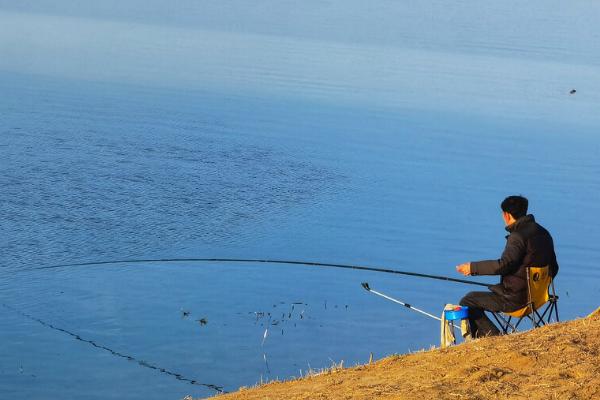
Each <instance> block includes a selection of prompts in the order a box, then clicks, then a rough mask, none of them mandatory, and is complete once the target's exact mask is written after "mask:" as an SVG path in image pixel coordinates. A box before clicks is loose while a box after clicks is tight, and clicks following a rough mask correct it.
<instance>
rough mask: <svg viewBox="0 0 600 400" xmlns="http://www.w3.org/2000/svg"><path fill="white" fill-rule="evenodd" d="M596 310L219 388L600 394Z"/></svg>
mask: <svg viewBox="0 0 600 400" xmlns="http://www.w3.org/2000/svg"><path fill="white" fill-rule="evenodd" d="M598 332H600V309H599V310H597V311H596V312H595V313H593V314H592V315H590V316H589V317H588V318H584V319H579V320H576V321H570V322H566V323H560V324H553V325H550V326H545V327H542V328H540V329H536V330H534V331H528V332H524V333H518V334H513V335H508V336H503V337H497V338H486V339H479V340H476V341H473V342H470V343H466V344H463V345H460V346H455V347H450V348H447V349H435V350H432V351H426V352H418V353H413V354H407V355H402V356H391V357H388V358H385V359H383V360H380V361H378V362H376V363H373V364H367V365H361V366H356V367H352V368H345V369H344V368H343V366H342V365H333V366H332V367H331V368H327V369H324V370H319V371H313V370H310V371H308V373H305V374H304V377H303V378H301V379H296V380H292V381H287V382H270V383H267V384H264V385H260V386H257V387H255V388H251V389H245V390H241V391H238V392H235V393H231V394H226V395H220V396H218V397H217V398H218V400H251V399H261V400H263V399H289V400H300V399H302V400H308V399H311V400H313V399H348V400H354V399H373V398H377V399H419V400H424V399H509V398H510V399H518V398H523V399H540V400H541V399H544V400H546V399H594V398H599V399H600V335H598Z"/></svg>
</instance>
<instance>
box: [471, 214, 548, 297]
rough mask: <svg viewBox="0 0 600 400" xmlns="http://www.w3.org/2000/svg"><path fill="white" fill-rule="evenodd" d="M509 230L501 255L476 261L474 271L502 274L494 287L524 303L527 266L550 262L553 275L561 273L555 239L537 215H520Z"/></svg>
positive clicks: (538, 265)
mask: <svg viewBox="0 0 600 400" xmlns="http://www.w3.org/2000/svg"><path fill="white" fill-rule="evenodd" d="M506 230H507V231H508V232H509V235H508V236H506V247H505V248H504V252H503V253H502V256H501V257H500V259H499V260H485V261H476V262H472V263H471V275H500V276H501V278H500V284H498V285H494V286H492V287H491V288H490V289H491V290H492V291H493V292H495V293H499V294H503V295H505V296H506V297H509V298H512V299H513V300H515V301H518V302H521V303H522V302H523V301H525V302H526V300H525V299H526V298H527V270H526V267H543V266H545V265H548V266H549V267H550V273H551V275H552V277H555V276H556V274H557V273H558V263H557V262H556V254H555V253H554V242H553V241H552V236H550V233H548V231H547V230H546V229H545V228H544V227H543V226H541V225H540V224H538V223H537V222H535V218H534V217H533V215H526V216H524V217H521V218H519V219H517V221H516V222H514V223H513V224H511V225H509V226H507V227H506Z"/></svg>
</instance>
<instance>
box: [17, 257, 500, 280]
mask: <svg viewBox="0 0 600 400" xmlns="http://www.w3.org/2000/svg"><path fill="white" fill-rule="evenodd" d="M159 262H165V263H168V262H225V263H267V264H288V265H305V266H309V267H329V268H342V269H353V270H359V271H373V272H383V273H387V274H398V275H407V276H414V277H418V278H428V279H437V280H442V281H449V282H458V283H465V284H467V285H478V286H485V287H489V286H491V285H489V284H486V283H480V282H473V281H468V280H465V279H457V278H450V277H448V276H440V275H431V274H422V273H419V272H412V271H399V270H395V269H389V268H382V267H369V266H364V265H350V264H332V263H323V262H312V261H296V260H277V259H245V258H158V259H134V260H111V261H96V262H84V263H72V264H60V265H49V266H42V267H33V268H28V269H29V270H40V269H53V268H66V267H84V266H91V265H104V264H136V263H138V264H139V263H159Z"/></svg>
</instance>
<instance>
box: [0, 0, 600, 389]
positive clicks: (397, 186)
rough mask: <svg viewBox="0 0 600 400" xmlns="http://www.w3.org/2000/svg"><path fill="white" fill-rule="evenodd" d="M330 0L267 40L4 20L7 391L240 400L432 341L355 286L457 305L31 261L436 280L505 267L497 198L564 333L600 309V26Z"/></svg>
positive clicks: (251, 274)
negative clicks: (270, 382)
mask: <svg viewBox="0 0 600 400" xmlns="http://www.w3.org/2000/svg"><path fill="white" fill-rule="evenodd" d="M134 3H135V2H134ZM334 3H335V2H333V3H331V4H329V3H327V4H324V3H321V2H319V4H318V5H316V4H315V8H310V7H308V8H306V9H305V10H298V12H301V13H302V15H303V16H305V17H306V18H303V19H301V18H296V17H293V18H292V17H291V16H290V15H291V14H288V13H287V12H286V11H285V10H282V9H281V8H280V6H274V8H273V10H271V12H272V13H273V14H269V15H271V16H277V17H278V18H271V19H270V20H269V23H265V21H264V20H263V19H264V18H265V14H264V13H257V12H256V10H254V11H250V10H247V9H246V8H245V7H246V6H245V5H241V4H238V5H237V6H235V7H234V6H231V7H230V8H229V9H230V11H232V13H228V12H223V10H224V9H226V8H227V7H228V6H227V5H221V4H219V5H218V6H215V5H212V6H210V5H206V10H204V11H203V13H198V12H196V11H197V9H196V8H194V7H193V6H192V5H190V9H189V12H187V13H183V14H182V13H178V12H174V13H173V14H168V15H167V14H165V16H164V17H162V16H161V15H160V13H158V12H157V13H156V14H155V15H153V16H152V15H149V14H148V11H147V9H146V8H144V10H143V11H144V12H143V13H141V14H135V15H136V16H135V18H134V17H133V16H132V15H130V14H128V13H127V12H126V9H123V8H119V9H120V10H121V11H122V12H123V15H122V16H121V17H120V18H121V19H119V18H116V17H115V16H114V15H112V14H111V12H112V11H110V10H108V9H104V8H102V7H103V6H102V5H98V6H90V8H89V10H88V9H86V10H88V11H89V12H90V13H91V14H89V13H88V11H86V10H83V9H81V8H80V7H79V6H76V5H72V10H71V11H72V12H71V13H69V15H70V17H69V18H66V19H60V18H59V17H56V16H48V15H40V14H38V15H29V14H26V13H27V11H28V10H29V8H28V7H29V6H27V5H26V4H25V5H23V4H22V5H18V6H16V5H10V6H7V8H6V9H7V10H9V11H10V12H3V13H0V21H2V22H3V23H2V24H0V48H1V49H2V51H3V52H5V54H10V55H11V57H0V70H1V71H3V72H1V73H0V93H2V96H0V113H1V119H0V152H1V154H2V157H1V158H0V167H1V174H0V187H1V188H2V193H1V203H0V211H1V212H2V215H3V218H2V219H0V234H1V240H0V254H2V258H1V260H0V267H1V271H2V274H1V276H0V289H1V296H2V297H1V299H0V300H1V303H2V304H5V305H6V306H5V307H0V321H1V322H0V327H1V329H0V341H1V342H2V343H3V346H2V350H1V351H2V357H0V391H1V392H2V393H3V394H6V395H7V396H9V397H27V398H47V397H48V396H50V397H57V398H58V397H60V398H74V397H76V396H81V394H82V393H85V394H86V398H102V399H107V398H116V399H117V398H123V395H124V393H126V394H127V397H128V398H132V399H133V398H140V399H141V398H143V399H154V398H156V399H159V398H160V399H164V398H181V397H183V396H185V395H186V394H192V395H194V396H204V395H209V394H212V393H214V391H213V390H211V389H209V388H207V387H202V386H198V385H190V384H189V383H190V382H189V381H185V380H181V379H177V375H178V374H179V375H178V376H179V377H183V378H185V379H189V380H194V381H196V382H199V383H206V384H210V385H216V386H222V387H224V388H225V389H226V390H234V389H235V388H237V387H239V386H241V385H252V384H254V383H256V382H257V381H260V380H261V379H274V378H287V377H290V376H297V375H299V374H300V373H301V371H305V370H307V369H310V368H315V369H318V368H323V367H327V366H329V365H330V364H331V363H332V362H339V361H340V360H344V361H345V365H351V364H353V363H357V362H365V361H367V360H368V357H369V353H370V352H373V353H374V354H375V356H376V357H381V356H383V355H386V354H391V353H394V352H406V351H409V350H415V349H420V348H423V347H429V346H430V345H431V344H434V343H436V342H437V340H438V327H437V325H436V323H435V322H432V321H429V320H424V319H423V317H422V316H420V315H414V313H410V312H408V311H407V310H405V309H403V308H401V307H400V308H399V307H398V306H396V305H394V304H392V303H388V302H385V301H383V300H382V299H379V298H375V296H368V295H366V294H365V292H364V290H362V289H361V287H360V282H363V281H368V282H370V284H371V286H372V287H373V288H376V289H377V290H381V291H382V292H385V293H389V294H390V295H393V296H394V297H397V298H399V299H402V300H404V301H407V302H409V303H411V304H415V305H416V306H418V307H419V308H422V309H424V310H427V311H429V312H432V313H437V312H441V308H442V306H443V304H444V303H446V302H456V300H457V299H459V298H460V297H462V295H463V294H464V293H465V292H466V291H468V290H469V289H470V287H468V286H463V285H461V284H457V283H452V284H450V283H445V282H438V281H429V280H423V279H417V278H408V277H395V276H390V275H387V274H376V273H367V272H364V271H363V272H360V271H340V270H315V269H310V268H305V267H290V266H287V267H284V266H281V265H262V266H258V265H254V264H251V263H248V264H246V265H237V266H231V265H230V266H226V265H219V264H206V265H200V264H195V263H191V262H189V263H168V264H167V263H163V264H161V263H145V264H139V265H126V264H119V265H102V266H101V265H97V266H86V267H81V268H64V269H52V270H37V271H32V270H30V268H31V267H39V266H47V265H56V264H61V263H71V262H78V261H83V262H85V261H103V260H111V259H132V258H170V257H194V256H195V257H243V258H267V257H268V258H279V259H305V260H309V261H322V262H337V263H347V264H350V263H358V264H363V265H373V266H383V267H388V268H396V269H403V270H414V271H417V272H423V273H430V274H437V275H452V274H453V273H454V265H456V264H458V263H460V262H464V261H467V260H473V259H482V258H492V257H496V256H498V255H499V254H500V252H501V250H502V247H503V241H504V231H503V227H502V221H501V218H500V216H499V210H498V204H499V202H500V201H501V200H502V198H503V197H504V196H506V195H507V194H514V193H522V194H524V195H526V196H528V197H529V198H530V204H531V207H532V210H531V211H532V212H533V213H534V214H535V215H536V218H537V219H538V220H539V221H540V222H541V223H542V224H543V225H544V226H546V227H547V228H549V230H550V231H551V232H552V234H553V235H554V238H555V242H556V247H557V253H558V258H559V263H560V264H561V271H560V275H559V277H558V279H557V289H558V292H559V295H560V300H561V302H560V305H559V307H560V313H561V316H562V317H563V318H573V317H576V316H581V315H585V314H587V313H588V312H590V311H591V310H592V309H594V308H596V307H597V306H598V304H597V301H596V300H595V299H597V294H598V292H599V291H600V285H598V283H597V282H598V278H600V273H599V272H598V269H597V268H596V264H597V262H596V260H597V258H598V250H597V242H598V240H597V239H598V237H600V232H599V231H598V229H599V228H598V227H599V226H600V224H599V223H598V222H600V221H598V218H599V217H598V216H599V215H600V205H599V203H598V202H596V201H595V198H596V197H597V193H598V189H599V188H600V180H599V178H598V176H599V174H598V171H599V170H600V161H599V158H598V154H599V153H600V140H598V138H597V135H596V131H597V127H598V122H599V121H598V115H600V114H598V113H597V112H596V108H597V104H598V101H599V98H598V93H600V88H599V87H598V85H599V82H600V79H598V78H599V76H598V74H599V72H598V71H599V70H598V68H596V67H597V64H598V63H599V61H600V60H599V59H598V57H599V55H600V52H598V51H597V43H599V41H597V40H592V39H594V38H597V36H598V32H597V31H596V30H595V29H592V28H590V26H595V25H594V24H591V23H590V20H593V21H595V19H593V18H591V16H593V15H594V13H593V12H590V13H582V12H580V11H581V10H579V11H573V10H571V11H570V12H569V13H566V14H564V13H563V11H565V10H564V9H563V7H561V8H560V10H561V12H560V18H559V16H558V15H557V10H558V8H556V9H552V8H551V7H544V8H539V7H536V8H535V13H534V11H533V8H531V9H529V8H528V9H526V10H525V9H523V10H521V11H523V12H522V13H517V15H515V13H514V11H513V9H512V8H510V7H508V6H504V5H503V6H497V8H498V9H496V10H492V11H493V12H491V11H490V12H488V11H487V10H481V9H478V8H477V7H474V8H471V7H470V6H469V7H468V10H465V7H466V6H465V5H455V4H452V5H451V6H450V5H445V3H441V2H440V3H438V2H427V4H425V3H419V4H421V5H417V4H416V3H415V4H412V5H410V6H402V7H403V8H402V9H400V7H399V6H398V7H396V6H392V5H388V6H389V7H392V8H394V9H393V10H386V9H377V8H372V7H371V8H370V9H369V10H364V9H363V8H364V7H363V6H361V5H359V4H358V3H357V4H353V5H347V6H346V7H345V8H344V10H343V12H339V13H338V12H337V11H340V10H336V12H335V13H333V11H334V9H335V7H333V8H331V7H332V4H334ZM0 4H2V2H1V1H0ZM65 4H67V2H65V3H64V4H63V3H60V4H59V5H56V7H57V8H56V10H61V7H63V6H65ZM107 4H110V2H107ZM132 4H133V3H132ZM233 4H235V3H233ZM311 4H312V3H311ZM317 6H318V7H317ZM520 6H521V7H524V6H522V5H520ZM40 7H41V6H40ZM153 7H158V6H157V5H153ZM448 7H453V9H452V10H450V11H452V12H449V10H448ZM454 7H458V8H457V9H454ZM574 7H575V6H574ZM576 7H582V5H577V6H576ZM594 7H595V6H594ZM42 8H43V7H42ZM149 9H152V7H149ZM244 9H246V11H248V12H247V14H245V17H246V18H242V19H241V18H239V17H240V14H239V13H240V12H241V11H240V10H244ZM155 10H156V8H155ZM574 10H576V9H574ZM15 11H17V12H20V13H22V14H19V15H18V16H15V14H13V12H15ZM37 11H39V12H40V13H41V14H43V12H42V11H43V10H42V11H40V10H37ZM46 11H48V10H46ZM234 11H235V12H234ZM358 11H362V12H358ZM391 11H394V12H391ZM459 11H462V12H459ZM592 11H593V10H592ZM23 13H24V14H23ZM94 13H98V15H97V16H99V17H100V16H101V17H102V18H103V20H96V19H94V17H95V16H96V14H94ZM332 13H333V14H332ZM532 13H534V14H535V16H536V21H537V20H539V21H538V22H536V23H533V22H532V23H529V22H530V20H529V19H527V21H528V23H527V24H525V23H517V22H515V24H516V25H515V26H514V27H513V29H503V28H504V26H505V24H504V22H506V21H507V20H511V21H512V19H513V18H515V19H516V20H521V19H522V18H526V17H527V16H531V15H532ZM540 13H542V14H540ZM200 14H201V15H200ZM583 14H585V16H583ZM217 15H218V16H220V17H219V18H213V17H215V16H217ZM236 15H237V18H236ZM333 15H335V16H336V18H332V16H333ZM358 15H359V16H360V18H359V17H357V16H358ZM80 17H85V18H87V19H84V20H82V19H80ZM326 17H327V18H326ZM57 18H58V19H57ZM127 18H129V19H127ZM190 18H191V19H190ZM194 18H196V19H194ZM323 18H325V19H326V20H327V21H321V19H323ZM104 19H107V20H110V21H108V22H107V21H105V20H104ZM58 20H60V21H62V23H61V24H58V25H57V24H56V22H57V21H58ZM290 20H292V21H295V22H293V23H289V22H290ZM299 20H303V21H305V22H306V24H300V23H299V22H297V21H299ZM127 21H135V22H136V23H135V24H128V23H127ZM192 21H194V23H192ZM319 21H321V22H323V24H320V23H317V22H319ZM427 21H429V22H427ZM431 21H436V23H435V24H433V23H432V22H431ZM469 21H473V23H469ZM149 22H152V23H153V24H154V25H148V24H146V23H149ZM238 22H239V23H238ZM284 22H285V23H284ZM325 22H326V23H325ZM359 22H364V23H362V24H361V23H359ZM392 22H393V23H392ZM403 22H405V23H403ZM513 22H514V21H513ZM521 22H523V21H521ZM198 24H199V25H198ZM190 25H193V27H192V26H190ZM73 26H76V27H80V28H81V30H80V32H79V33H80V35H79V36H77V37H73V35H70V31H69V29H70V28H69V27H71V28H72V27H73ZM423 26H428V27H430V28H431V29H427V30H426V32H420V31H423V28H422V27H423ZM484 26H485V27H490V28H484ZM494 26H501V27H502V28H498V29H493V28H491V27H494ZM566 26H569V27H570V28H569V29H568V30H567V29H566V28H565V27H566ZM32 27H34V28H35V29H29V28H32ZM316 27H318V29H317V28H316ZM108 28H110V29H108ZM113 28H114V29H113ZM312 28H315V29H312ZM586 29H587V30H586ZM23 30H26V31H27V32H29V33H28V34H27V35H25V36H23V37H21V36H20V32H21V33H22V31H23ZM109 31H110V32H109ZM98 32H104V33H105V34H106V36H102V35H100V36H102V37H103V39H98V42H93V41H90V37H95V36H98V35H96V34H97V33H98ZM145 33H147V34H148V35H149V36H146V35H145ZM52 35H54V36H52ZM90 35H91V36H90ZM66 37H69V38H71V39H72V40H71V39H69V40H68V41H67V40H66V39H65V38H66ZM157 37H160V40H157V41H153V39H154V38H157ZM115 38H116V39H115ZM121 38H125V39H128V40H121ZM17 39H18V40H17ZM63 39H64V40H63ZM76 39H77V40H76ZM585 39H589V40H585ZM103 40H105V41H106V43H104V42H102V41H103ZM13 43H20V44H21V45H20V46H19V47H18V48H17V47H15V46H14V45H13ZM60 43H62V44H63V46H62V47H61V46H59V44H60ZM33 44H35V45H36V46H38V47H37V49H38V51H34V50H32V48H33V47H32V46H33ZM56 46H58V47H60V48H57V47H56ZM90 49H91V50H90ZM59 50H60V52H59ZM84 50H85V51H84ZM88 50H89V51H88ZM92 50H93V51H92ZM57 52H59V53H57ZM57 54H61V55H62V57H58V56H57ZM82 54H87V57H88V58H85V57H83V58H82V56H81V55H82ZM111 57H112V59H114V62H113V63H110V62H108V61H107V60H110V59H111ZM48 60H53V63H52V64H48V62H49V61H48ZM161 60H162V62H163V63H162V64H161V63H160V61H161ZM182 60H183V61H182ZM36 74H39V75H36ZM65 76H68V77H69V79H65V78H64V77H65ZM78 78H82V79H78ZM89 80H92V81H96V83H92V82H89ZM573 88H576V89H577V91H576V92H575V93H574V94H570V90H571V89H573ZM582 227H584V228H585V235H582V234H581V229H582ZM489 279H490V280H492V278H489ZM77 338H79V339H77ZM107 349H110V350H111V351H112V352H111V351H109V350H107ZM115 355H116V356H115ZM119 355H123V356H124V357H121V356H119ZM128 357H131V358H132V359H131V360H129V359H128ZM153 367H154V368H153ZM163 370H164V371H163ZM167 372H168V373H167ZM169 373H171V374H172V375H170V374H169ZM107 382H111V385H107V384H106V383H107Z"/></svg>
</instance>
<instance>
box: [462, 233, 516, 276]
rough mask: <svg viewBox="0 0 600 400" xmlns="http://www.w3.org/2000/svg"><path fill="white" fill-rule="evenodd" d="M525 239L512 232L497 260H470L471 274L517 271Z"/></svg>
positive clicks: (507, 273)
mask: <svg viewBox="0 0 600 400" xmlns="http://www.w3.org/2000/svg"><path fill="white" fill-rule="evenodd" d="M526 251H527V249H526V247H525V241H524V240H523V238H521V236H520V235H518V234H517V233H512V234H511V235H510V236H509V237H508V239H507V241H506V247H505V248H504V251H503V252H502V256H500V259H499V260H484V261H474V262H471V275H503V276H504V275H509V274H512V273H514V272H516V271H517V269H518V268H519V267H520V266H521V263H522V261H523V258H525V254H526Z"/></svg>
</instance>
